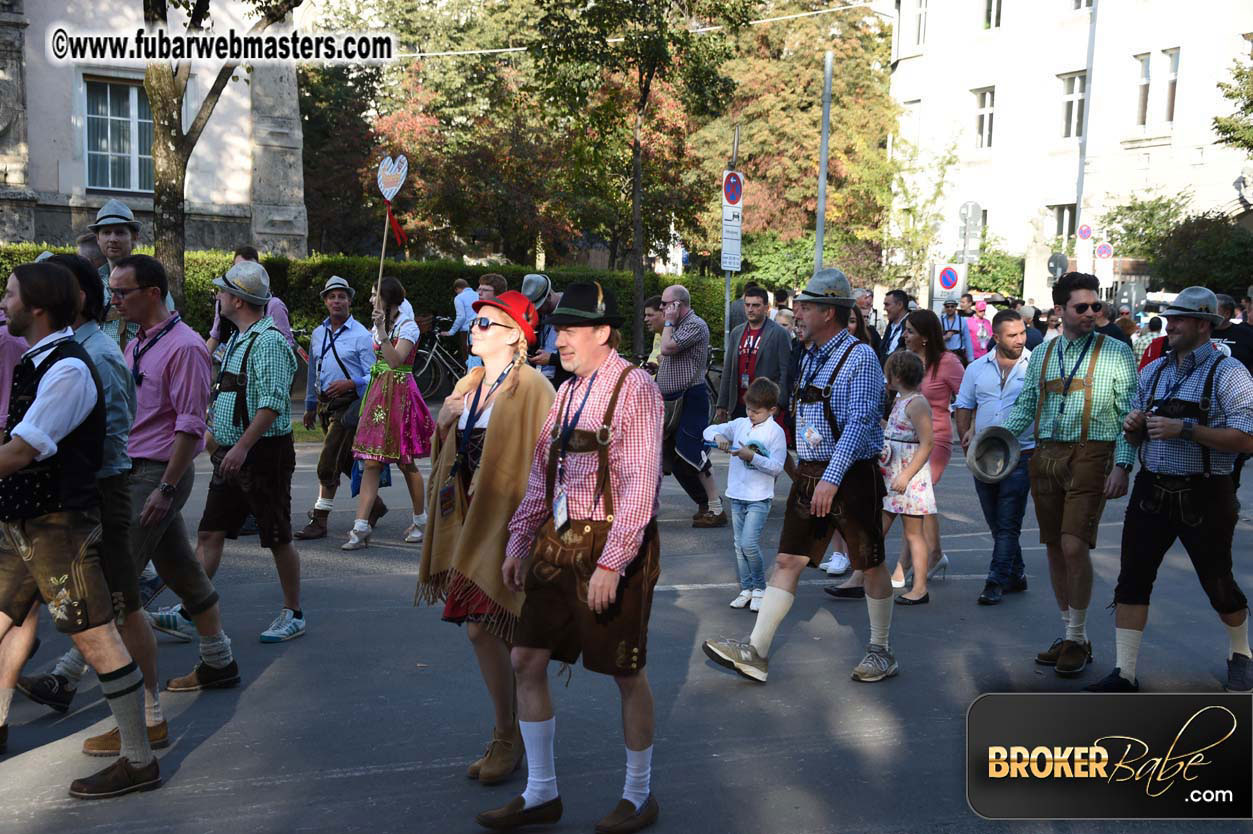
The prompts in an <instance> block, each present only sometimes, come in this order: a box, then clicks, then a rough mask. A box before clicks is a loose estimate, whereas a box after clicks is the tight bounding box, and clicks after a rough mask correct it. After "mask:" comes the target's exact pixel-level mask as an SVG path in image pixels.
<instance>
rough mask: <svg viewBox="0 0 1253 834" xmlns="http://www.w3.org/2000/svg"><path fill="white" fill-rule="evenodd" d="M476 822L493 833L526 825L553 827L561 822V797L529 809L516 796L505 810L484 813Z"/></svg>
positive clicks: (524, 801)
mask: <svg viewBox="0 0 1253 834" xmlns="http://www.w3.org/2000/svg"><path fill="white" fill-rule="evenodd" d="M474 820H475V822H477V823H478V824H479V825H481V826H483V827H484V828H490V829H492V830H493V831H507V830H509V829H510V828H521V827H522V826H524V825H552V824H553V823H554V822H558V821H560V820H561V797H557V798H556V799H550V800H548V801H547V802H542V803H540V804H539V805H536V806H535V807H534V808H527V807H526V800H524V799H523V798H522V797H521V796H515V797H514V798H513V799H511V800H509V804H508V805H505V806H504V807H503V808H496V809H495V810H492V811H484V812H483V813H481V814H479V815H478V816H477V817H475V818H474Z"/></svg>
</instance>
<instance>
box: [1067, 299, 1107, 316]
mask: <svg viewBox="0 0 1253 834" xmlns="http://www.w3.org/2000/svg"><path fill="white" fill-rule="evenodd" d="M1104 306H1105V305H1104V304H1102V303H1101V302H1100V301H1094V302H1092V303H1091V304H1086V303H1083V304H1076V305H1075V306H1074V307H1073V308H1072V309H1073V310H1074V311H1075V312H1076V313H1078V314H1079V315H1081V316H1082V315H1083V314H1084V313H1086V312H1088V308H1089V307H1091V308H1092V312H1094V313H1099V312H1101V308H1102V307H1104Z"/></svg>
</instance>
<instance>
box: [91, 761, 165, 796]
mask: <svg viewBox="0 0 1253 834" xmlns="http://www.w3.org/2000/svg"><path fill="white" fill-rule="evenodd" d="M159 787H161V769H160V767H159V766H158V765H157V759H156V757H155V756H154V757H153V759H152V761H150V762H148V764H146V765H144V766H143V767H135V766H134V765H132V764H131V763H130V761H129V760H127V759H126V758H125V757H123V758H120V759H118V760H117V761H116V762H114V763H113V764H111V765H109V766H108V767H106V768H105V769H104V770H102V771H100V772H99V773H93V774H92V775H90V776H87V777H85V778H83V779H75V780H74V783H73V784H71V785H70V796H72V797H74V798H75V799H108V798H109V797H113V796H124V795H126V794H128V793H134V792H135V791H151V790H155V789H156V788H159Z"/></svg>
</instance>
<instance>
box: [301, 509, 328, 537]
mask: <svg viewBox="0 0 1253 834" xmlns="http://www.w3.org/2000/svg"><path fill="white" fill-rule="evenodd" d="M330 516H331V511H330V510H309V523H308V524H306V525H305V526H304V528H303V529H301V530H297V531H296V532H295V537H296V538H298V539H301V540H306V541H307V540H308V539H324V538H326V522H327V519H328V518H330Z"/></svg>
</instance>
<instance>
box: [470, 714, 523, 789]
mask: <svg viewBox="0 0 1253 834" xmlns="http://www.w3.org/2000/svg"><path fill="white" fill-rule="evenodd" d="M522 753H523V750H522V733H521V732H520V731H519V730H518V728H517V727H514V728H513V730H512V731H511V732H510V733H509V734H508V735H501V734H500V733H499V732H497V731H496V730H492V741H491V743H490V744H489V745H487V751H486V752H484V753H483V758H482V759H480V760H479V773H478V780H479V782H480V783H481V784H484V785H498V784H500V783H501V782H503V781H505V780H506V779H508V778H509V777H510V776H512V775H513V773H514V771H516V770H517V769H518V767H519V766H521V764H522Z"/></svg>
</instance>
